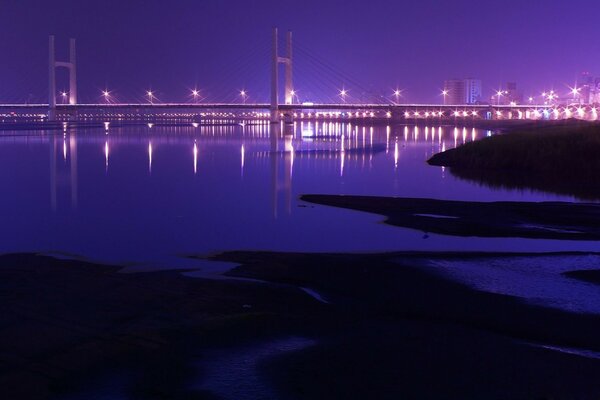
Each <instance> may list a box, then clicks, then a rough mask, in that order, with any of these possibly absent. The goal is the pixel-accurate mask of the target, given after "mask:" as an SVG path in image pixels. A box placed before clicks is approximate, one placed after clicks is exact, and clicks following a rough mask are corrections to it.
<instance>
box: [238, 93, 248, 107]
mask: <svg viewBox="0 0 600 400" xmlns="http://www.w3.org/2000/svg"><path fill="white" fill-rule="evenodd" d="M240 96H242V102H243V103H244V104H246V98H247V97H248V93H246V91H245V90H240Z"/></svg>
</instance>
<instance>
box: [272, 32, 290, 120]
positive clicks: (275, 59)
mask: <svg viewBox="0 0 600 400" xmlns="http://www.w3.org/2000/svg"><path fill="white" fill-rule="evenodd" d="M278 47H279V46H278V32H277V28H273V54H272V60H271V61H272V63H271V122H272V123H279V120H280V118H279V71H278V70H279V64H280V63H281V64H285V104H292V103H293V100H294V99H293V90H294V89H293V81H292V32H290V31H288V32H287V36H286V56H285V57H280V56H279V48H278Z"/></svg>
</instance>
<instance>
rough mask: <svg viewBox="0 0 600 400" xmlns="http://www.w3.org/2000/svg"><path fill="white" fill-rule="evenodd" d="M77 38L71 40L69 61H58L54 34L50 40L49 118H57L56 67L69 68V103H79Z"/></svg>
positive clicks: (51, 119)
mask: <svg viewBox="0 0 600 400" xmlns="http://www.w3.org/2000/svg"><path fill="white" fill-rule="evenodd" d="M75 50H76V49H75V39H70V40H69V61H68V62H64V61H56V54H55V48H54V35H51V36H50V38H49V41H48V52H49V57H48V73H49V77H48V78H49V79H48V120H50V121H53V120H55V119H56V68H57V67H64V68H68V70H69V104H71V105H76V104H77V61H76V53H75Z"/></svg>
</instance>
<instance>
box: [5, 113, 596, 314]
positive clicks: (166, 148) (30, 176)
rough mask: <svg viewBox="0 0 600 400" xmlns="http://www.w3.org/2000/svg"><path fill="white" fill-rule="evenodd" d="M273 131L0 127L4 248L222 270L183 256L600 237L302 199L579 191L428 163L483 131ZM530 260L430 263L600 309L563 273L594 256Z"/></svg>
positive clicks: (298, 127) (497, 196) (542, 246)
mask: <svg viewBox="0 0 600 400" xmlns="http://www.w3.org/2000/svg"><path fill="white" fill-rule="evenodd" d="M270 129H271V128H270V127H269V126H268V125H252V126H251V125H247V126H239V125H229V126H210V127H208V126H204V127H202V126H201V127H193V126H183V127H173V126H171V127H161V126H153V127H148V126H135V127H124V128H118V129H112V128H111V129H110V130H109V131H108V132H105V131H104V130H102V129H101V130H98V129H89V130H84V129H79V130H69V131H67V132H66V133H64V134H63V132H58V133H53V132H24V131H19V132H4V133H3V135H2V136H1V137H0V187H1V188H2V194H3V195H2V196H0V218H1V221H2V223H1V224H0V238H1V241H0V252H3V253H6V252H22V251H27V252H29V251H33V252H46V253H54V254H67V255H77V256H81V257H86V258H89V259H91V260H96V261H100V262H108V263H127V264H128V265H129V269H130V270H131V271H136V270H144V269H162V268H177V267H197V268H198V269H199V272H200V276H202V274H203V273H206V274H210V273H212V274H216V273H218V272H222V271H223V266H219V265H218V264H214V263H207V262H203V263H202V262H198V261H195V260H189V259H186V258H183V257H181V255H183V254H208V253H212V252H219V251H226V250H240V249H251V250H285V251H353V252H357V251H359V252H366V251H388V250H458V251H460V250H489V251H559V250H591V251H595V250H597V248H598V246H597V243H595V242H567V241H549V240H530V239H489V238H457V237H448V236H440V235H424V233H423V232H418V231H413V230H409V229H402V228H397V227H391V226H387V225H384V224H382V223H381V221H382V220H383V217H381V216H378V215H373V214H366V213H360V212H356V211H350V210H343V209H336V208H332V207H325V206H313V205H311V204H306V203H303V202H302V201H300V200H299V199H298V198H299V196H300V195H301V194H306V193H317V194H358V195H379V196H406V197H426V198H436V199H453V200H475V201H494V200H514V201H544V200H559V201H574V199H573V198H570V197H564V196H559V195H554V194H545V193H541V192H531V191H523V190H506V189H491V188H488V187H485V186H479V185H477V184H474V183H470V182H466V181H461V180H459V179H457V178H455V177H453V176H452V175H451V174H449V173H448V171H445V170H444V169H443V168H439V167H431V166H428V165H427V164H426V162H425V161H426V160H427V159H428V158H429V157H430V156H431V155H433V154H434V153H436V152H439V151H442V150H445V149H449V148H452V147H454V146H457V145H460V144H462V143H464V142H468V141H471V140H477V139H480V138H482V137H484V136H486V135H490V134H491V132H488V131H481V130H477V129H472V128H462V127H461V128H455V127H452V126H446V127H438V126H435V127H431V126H430V127H416V126H396V127H385V126H382V127H362V126H352V125H347V124H334V123H321V124H319V125H316V126H315V125H314V124H308V123H303V124H302V123H297V124H295V125H294V126H293V127H292V126H289V127H287V128H286V127H283V128H281V130H278V131H277V132H275V133H276V134H274V135H270ZM274 129H278V128H274ZM534 264H535V265H530V263H527V262H526V263H525V264H524V263H523V262H522V261H521V260H517V261H515V262H514V263H513V262H498V263H495V264H493V263H490V264H489V265H486V266H485V268H481V267H476V266H475V267H474V266H473V265H470V264H469V263H464V264H461V263H458V264H456V263H452V264H449V263H437V264H436V263H433V264H431V265H432V267H433V268H435V269H436V270H437V271H439V273H442V274H446V275H448V276H451V277H452V278H453V279H458V280H461V281H463V282H465V283H467V284H469V285H473V286H475V287H477V288H480V289H484V290H490V291H497V292H501V293H507V294H512V295H518V296H522V297H524V298H527V299H529V300H531V301H535V302H540V301H541V302H543V303H545V304H548V305H552V306H558V307H564V308H569V309H577V310H578V311H588V312H600V300H599V301H592V299H591V298H590V297H589V296H588V295H589V292H590V290H591V289H590V290H588V289H585V288H582V285H584V284H583V283H578V284H576V285H574V284H573V281H572V280H568V279H567V278H564V277H562V275H560V273H561V272H562V271H564V270H568V269H577V268H579V267H581V268H586V269H591V268H597V267H598V264H599V262H597V260H595V259H594V260H591V261H590V260H589V259H588V260H587V261H586V262H585V263H581V262H579V261H577V260H575V259H573V260H570V259H568V260H561V262H560V268H553V267H544V264H545V262H541V264H540V262H538V263H534ZM583 264H585V265H583ZM225 268H227V267H225ZM192 276H194V274H192ZM540 285H542V287H540ZM532 288H536V290H532ZM580 289H581V290H580ZM594 290H595V289H594ZM586 293H587V294H586ZM595 297H597V296H593V298H594V299H595ZM573 304H575V306H573Z"/></svg>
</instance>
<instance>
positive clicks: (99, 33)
mask: <svg viewBox="0 0 600 400" xmlns="http://www.w3.org/2000/svg"><path fill="white" fill-rule="evenodd" d="M108 3H111V2H110V1H109V2H108ZM108 3H107V2H103V3H97V2H92V3H89V2H88V3H85V4H81V3H79V2H75V1H67V0H63V1H59V2H57V3H53V5H48V4H45V3H44V2H40V1H33V0H30V1H23V2H18V3H17V2H9V3H8V4H7V5H6V6H5V7H4V10H3V12H2V14H0V19H1V21H0V22H1V25H0V26H1V28H0V32H2V37H3V38H4V40H2V41H0V51H2V52H3V53H4V54H11V55H12V56H11V57H7V59H6V60H5V61H4V62H3V63H2V65H0V77H2V78H0V102H39V101H43V100H45V99H46V98H47V91H48V89H47V72H46V68H47V66H46V63H47V48H46V46H47V36H48V35H50V34H55V35H56V36H57V53H58V54H59V56H60V57H63V58H64V55H65V54H66V50H67V49H66V48H67V40H68V38H69V37H75V38H76V39H77V40H78V44H79V51H78V78H79V82H80V93H79V96H80V98H81V102H99V101H101V100H102V96H103V92H104V91H110V92H111V93H112V95H114V97H115V99H117V100H120V101H145V96H146V94H147V92H148V91H153V93H154V94H155V95H156V99H157V101H175V100H178V101H182V100H187V99H188V98H189V97H190V94H191V93H193V91H194V90H198V91H199V93H197V94H196V95H194V99H193V100H194V101H196V100H198V98H199V99H202V98H204V97H212V100H213V101H216V100H221V101H231V102H237V101H240V98H239V93H240V92H241V91H244V92H245V94H246V96H243V97H245V98H244V100H246V99H247V100H248V101H249V102H252V101H268V92H269V89H268V81H269V55H268V48H269V39H270V37H269V36H270V32H271V28H272V27H273V26H275V25H277V26H279V27H280V29H281V30H285V29H288V28H289V29H290V30H293V31H294V32H295V44H296V46H298V48H300V49H305V50H306V54H302V53H298V55H297V56H296V57H295V64H296V71H295V84H296V85H297V86H296V87H295V89H297V91H298V99H299V100H305V101H323V100H324V99H325V98H327V97H331V98H335V97H336V96H338V94H337V93H334V91H335V90H337V89H338V88H336V87H335V86H339V89H341V90H347V91H348V93H349V95H350V96H354V97H355V98H356V99H358V98H359V97H360V96H363V97H364V93H370V94H372V93H375V94H380V95H382V96H384V97H388V98H390V99H392V98H394V91H395V90H396V89H402V97H401V99H400V101H405V102H430V103H436V102H437V103H441V102H442V100H441V95H440V90H441V89H442V87H441V86H442V84H443V81H444V80H448V79H451V78H452V77H457V76H458V77H461V76H464V77H466V76H470V77H477V78H478V79H481V80H482V82H483V86H482V89H483V93H482V98H483V100H484V101H485V100H488V99H489V98H490V96H493V93H494V91H495V90H497V89H498V88H499V87H500V86H501V85H503V84H504V83H505V82H518V83H519V88H520V90H521V92H522V95H523V96H524V97H525V98H528V97H530V96H539V95H541V93H542V92H545V91H549V90H555V91H556V92H557V93H561V96H564V95H565V94H566V93H568V91H569V90H570V89H571V88H573V86H574V85H577V79H578V77H579V75H580V74H581V72H583V71H589V72H590V74H591V75H592V76H594V75H598V74H600V70H598V69H597V68H594V66H595V65H600V62H599V61H600V60H599V56H598V55H597V54H600V51H595V50H594V48H595V47H598V45H596V44H594V42H593V41H592V40H591V39H589V37H590V36H589V33H591V32H587V33H586V29H588V28H587V27H588V26H589V27H590V28H589V29H591V27H592V24H591V23H587V22H586V19H587V18H591V16H588V15H587V14H586V13H582V12H581V10H582V9H585V7H586V6H591V5H592V2H590V1H579V2H576V3H577V4H576V5H574V6H573V7H571V8H569V9H568V10H564V9H563V7H562V6H559V5H557V4H554V3H550V4H546V5H545V7H544V9H541V8H540V9H538V8H537V7H536V5H535V4H533V5H531V4H527V5H522V4H521V5H519V14H514V15H512V14H511V13H512V12H513V11H511V10H512V7H516V3H514V2H508V3H504V4H503V5H491V4H484V5H479V6H478V8H477V9H476V10H475V11H473V13H472V14H470V13H471V11H469V10H470V9H471V8H470V7H471V6H472V5H474V4H475V2H473V1H462V2H458V3H456V2H454V3H453V4H452V6H447V5H437V6H436V7H435V8H434V10H432V11H431V12H429V13H428V14H427V13H426V12H425V10H424V9H425V8H426V7H425V5H424V4H423V5H421V6H416V5H412V4H403V3H400V4H399V5H398V4H386V3H385V2H375V3H374V4H373V5H372V6H370V7H368V9H367V10H363V12H360V13H359V12H358V11H356V10H355V11H352V9H353V7H352V5H353V3H352V2H350V3H344V4H346V6H345V8H344V16H345V17H344V18H345V19H347V20H351V19H352V18H359V19H360V22H361V23H360V26H361V32H362V31H364V30H365V29H366V31H367V33H366V34H365V33H362V34H360V35H358V34H357V33H356V32H354V31H353V30H352V29H349V28H347V27H346V28H344V27H341V25H344V22H343V21H339V19H341V17H340V18H335V17H336V12H337V11H336V10H338V6H339V4H338V3H336V2H328V3H327V4H321V5H319V6H318V9H319V10H320V12H319V13H314V14H313V16H312V18H307V14H310V10H313V11H314V10H316V9H317V8H316V7H317V3H311V2H307V3H305V4H304V6H303V7H295V8H291V9H290V6H291V4H292V3H289V2H283V4H282V5H281V6H280V7H276V8H274V9H273V10H271V8H270V7H269V6H270V5H272V2H271V1H257V2H248V3H237V2H229V3H230V7H226V8H227V10H226V11H223V8H224V7H223V6H222V2H216V1H207V2H203V3H202V4H197V3H195V2H190V1H181V2H179V3H178V4H177V5H175V6H165V5H161V4H159V3H157V2H143V3H142V2H128V3H127V4H125V5H123V4H120V5H119V7H118V9H119V10H120V11H119V12H117V13H115V12H114V8H113V7H109V5H108ZM513 3H514V4H513ZM357 4H358V3H357ZM61 6H63V7H61ZM577 6H579V7H577ZM31 8H36V9H37V10H38V11H40V10H41V11H43V12H37V13H35V14H31V13H30V12H28V10H30V9H31ZM346 8H349V11H347V10H346ZM523 8H525V9H528V10H534V11H535V13H531V14H529V15H527V13H523ZM287 9H290V12H286V10H287ZM64 10H69V12H65V11H64ZM250 11H252V14H251V15H253V18H252V19H251V20H248V18H246V17H247V16H248V15H250ZM383 11H386V12H383ZM397 11H402V12H401V13H398V14H397V15H401V16H402V17H398V19H397V22H395V23H392V22H391V21H390V16H389V15H394V14H395V12H397ZM559 13H560V15H561V18H564V19H565V20H566V19H569V17H570V15H571V14H573V13H574V14H577V16H578V18H577V19H576V20H577V26H578V27H579V29H578V30H577V32H575V33H572V34H571V35H568V36H566V35H565V37H564V38H563V39H560V38H558V36H560V33H561V32H563V33H564V29H565V28H564V27H563V26H562V25H560V26H555V27H554V26H553V28H552V29H551V32H548V31H547V30H546V31H544V30H543V29H542V27H543V23H544V21H546V20H549V19H550V18H551V17H552V16H558V14H559ZM359 14H360V15H359ZM424 14H427V15H426V16H425V19H421V25H419V24H418V23H417V22H414V21H412V22H411V21H409V20H408V19H409V16H414V17H418V16H422V15H424ZM339 15H341V14H339ZM511 15H512V16H513V17H514V18H512V19H506V18H507V17H510V16H511ZM444 16H445V18H446V19H447V21H448V24H451V23H452V22H453V21H457V20H460V19H461V18H462V19H467V20H472V24H471V26H472V27H473V28H474V29H475V32H474V33H472V32H463V31H461V30H451V32H449V33H448V35H442V36H440V37H441V38H442V40H441V43H438V42H437V41H436V40H434V39H432V37H433V38H435V37H436V35H433V34H431V32H427V33H428V34H427V35H424V34H423V33H424V31H422V29H425V27H427V29H429V30H431V29H433V30H440V29H441V30H442V31H443V26H444V24H443V23H441V20H442V19H443V17H444ZM469 16H470V17H469ZM475 16H477V18H475ZM379 18H382V19H383V20H384V23H383V24H375V23H374V22H375V20H377V19H379ZM411 19H412V18H411ZM417 19H418V18H417ZM525 19H527V20H528V24H529V25H528V30H527V32H528V34H527V37H526V38H525V39H523V36H519V33H518V32H519V29H520V28H519V26H518V24H517V23H518V22H523V21H524V20H525ZM138 20H143V21H145V23H144V24H140V21H138ZM303 20H304V21H311V22H310V23H309V24H302V21H303ZM323 20H329V22H328V23H325V24H319V22H320V21H323ZM500 20H502V21H504V20H506V21H511V23H510V24H508V23H507V25H508V27H510V29H507V30H506V31H505V32H498V33H497V34H494V35H492V36H491V37H490V36H489V34H488V33H486V32H485V31H481V30H480V29H479V28H481V27H482V26H483V25H486V24H490V23H492V25H493V22H497V21H500ZM571 20H575V19H574V18H572V19H571ZM590 21H591V20H590ZM430 22H431V23H434V24H433V25H432V24H430ZM484 22H485V23H484ZM440 24H441V25H442V26H441V27H440ZM134 27H135V28H134ZM340 27H341V29H340ZM478 27H479V28H478ZM536 27H537V28H539V29H535V28H536ZM569 29H571V28H569ZM334 31H335V32H341V33H340V34H339V35H331V34H330V33H331V32H334ZM440 33H442V32H440ZM538 35H541V36H539V37H538ZM419 36H423V37H419ZM406 37H411V38H412V39H413V40H404V38H406ZM516 37H520V42H519V43H525V45H524V46H517V45H513V44H511V43H512V41H513V40H514V38H516ZM586 37H587V39H586ZM397 38H400V40H398V39H397ZM540 38H541V39H540ZM550 42H551V43H552V46H549V47H548V44H549V43H550ZM456 43H461V44H456ZM488 48H489V50H488ZM494 49H495V50H494ZM540 49H545V51H543V52H542V51H541V50H540ZM509 50H510V56H509V55H508V54H509ZM525 50H527V51H525ZM559 50H560V51H559ZM430 53H433V54H430ZM499 53H503V54H504V60H503V61H502V62H500V60H496V61H494V59H497V55H498V54H499ZM384 54H386V56H385V57H384V56H383V55H384ZM406 54H411V57H410V59H408V58H406V57H405V55H406ZM525 54H527V55H528V56H527V57H525ZM313 55H314V56H315V59H316V60H318V61H319V62H322V63H324V64H326V65H327V66H333V67H334V68H335V72H334V73H331V76H328V77H327V76H326V77H325V78H327V79H324V82H323V83H322V84H321V87H319V85H316V84H315V83H314V81H315V79H314V76H313V75H315V74H318V73H319V72H320V70H319V69H318V67H315V68H314V70H311V68H313V67H314V65H313V64H311V62H310V59H309V57H310V56H313ZM428 55H431V56H433V57H434V59H433V61H435V60H443V62H429V59H428V58H427V56H428ZM559 55H560V59H559ZM367 57H368V58H369V59H373V60H378V59H381V60H382V61H381V62H370V63H369V64H368V66H367V67H364V64H365V63H364V62H362V63H361V62H360V60H364V59H367ZM553 59H556V60H559V61H558V62H556V61H555V62H554V63H553V62H552V60H553ZM524 62H527V64H526V65H525V66H523V63H524ZM311 65H312V66H311ZM236 71H237V72H236ZM355 78H357V79H355ZM311 79H312V81H313V83H312V86H313V87H309V86H310V84H308V83H305V82H308V81H309V80H311ZM325 81H326V82H325ZM58 82H59V83H58V85H57V89H58V90H59V91H61V92H64V91H65V87H66V84H65V79H64V77H61V76H60V75H59V77H58ZM356 83H358V84H356ZM388 92H389V93H388ZM563 92H564V93H563ZM386 93H387V94H386ZM319 97H320V98H319Z"/></svg>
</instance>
